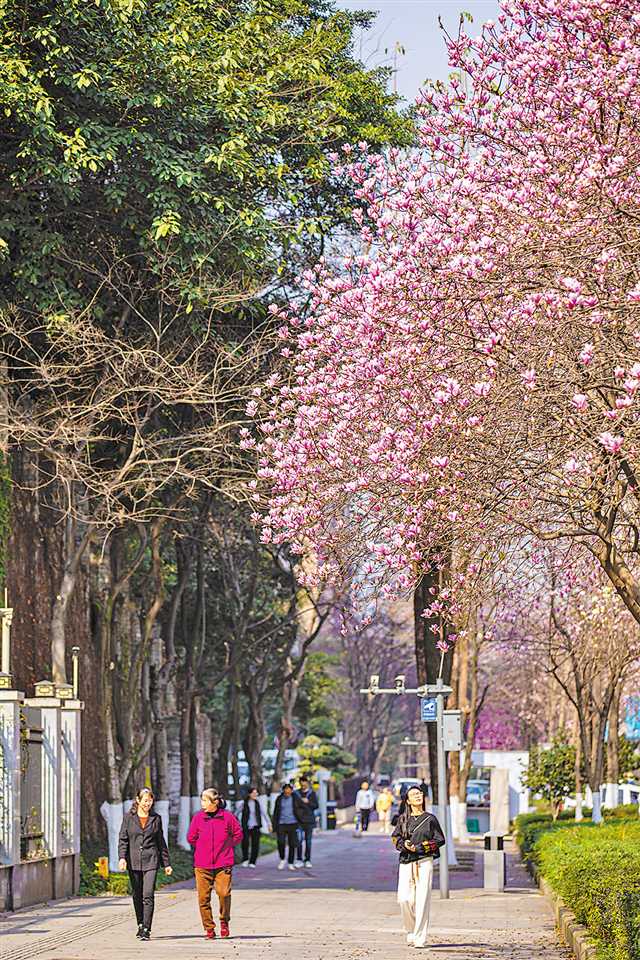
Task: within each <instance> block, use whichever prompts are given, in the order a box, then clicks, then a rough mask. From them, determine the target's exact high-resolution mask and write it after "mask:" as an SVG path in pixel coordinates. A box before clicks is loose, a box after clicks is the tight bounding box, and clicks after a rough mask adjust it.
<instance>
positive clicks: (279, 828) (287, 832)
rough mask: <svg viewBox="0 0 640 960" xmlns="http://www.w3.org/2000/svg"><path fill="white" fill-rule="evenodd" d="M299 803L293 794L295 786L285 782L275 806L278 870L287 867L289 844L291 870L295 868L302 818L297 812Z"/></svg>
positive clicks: (274, 826) (274, 821)
mask: <svg viewBox="0 0 640 960" xmlns="http://www.w3.org/2000/svg"><path fill="white" fill-rule="evenodd" d="M297 809H298V806H297V803H296V800H295V798H294V796H293V787H292V786H291V784H290V783H285V784H284V785H283V787H282V792H281V793H280V795H279V797H278V798H277V800H276V803H275V807H274V808H273V817H272V821H273V829H274V831H275V834H276V837H277V839H278V853H279V855H280V863H279V864H278V870H284V868H285V850H286V848H287V846H288V859H289V870H295V865H294V861H295V858H296V847H297V846H298V838H297V833H298V827H299V826H300V825H301V824H300V819H299V817H298V814H297Z"/></svg>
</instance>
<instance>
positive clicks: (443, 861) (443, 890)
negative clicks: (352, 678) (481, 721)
mask: <svg viewBox="0 0 640 960" xmlns="http://www.w3.org/2000/svg"><path fill="white" fill-rule="evenodd" d="M394 684H395V686H393V687H391V688H385V687H381V686H380V677H379V676H378V675H377V674H373V675H372V676H371V678H370V680H369V686H368V687H367V688H366V689H364V690H363V689H361V690H360V693H366V694H367V695H368V696H370V697H377V696H380V695H390V696H396V697H398V696H403V695H404V694H407V693H409V694H411V693H414V694H416V695H417V696H418V697H420V698H421V700H422V708H421V712H422V720H423V721H426V722H431V720H432V717H431V716H430V715H428V714H430V710H431V707H432V700H433V699H435V707H436V716H435V721H436V739H437V741H438V771H437V775H438V820H439V821H440V825H441V826H442V829H443V830H444V831H446V829H447V760H446V753H445V742H444V719H445V709H444V701H445V697H447V696H449V694H450V693H453V689H452V688H451V687H447V686H445V684H444V682H443V680H442V677H438V679H437V681H436V683H431V684H429V683H427V684H424V685H423V686H421V687H415V688H412V689H408V688H407V687H406V686H405V677H404V674H400V675H399V676H397V677H395V679H394ZM427 698H429V699H427ZM456 712H457V711H456ZM440 899H441V900H448V899H449V858H448V853H447V847H446V846H445V848H444V855H441V856H440Z"/></svg>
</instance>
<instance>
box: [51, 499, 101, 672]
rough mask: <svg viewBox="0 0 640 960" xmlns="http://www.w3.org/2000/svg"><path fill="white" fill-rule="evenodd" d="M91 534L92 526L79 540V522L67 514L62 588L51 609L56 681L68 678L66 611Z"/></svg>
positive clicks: (53, 665) (52, 646)
mask: <svg viewBox="0 0 640 960" xmlns="http://www.w3.org/2000/svg"><path fill="white" fill-rule="evenodd" d="M91 536H92V533H91V530H90V529H89V528H87V530H86V531H85V533H84V535H83V536H82V538H81V539H80V541H79V543H77V544H76V525H75V522H74V520H73V519H72V518H71V517H67V520H66V526H65V537H64V570H63V574H62V580H61V582H60V589H59V590H58V593H57V594H56V598H55V600H54V603H53V609H52V611H51V626H50V635H51V672H52V678H53V682H54V683H66V682H67V667H66V650H67V647H66V633H67V611H68V609H69V601H70V600H71V596H72V594H73V591H74V588H75V585H76V581H77V579H78V570H79V569H80V562H81V560H82V558H83V556H84V554H85V551H86V549H87V546H88V545H89V541H90V540H91Z"/></svg>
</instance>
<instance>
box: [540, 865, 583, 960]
mask: <svg viewBox="0 0 640 960" xmlns="http://www.w3.org/2000/svg"><path fill="white" fill-rule="evenodd" d="M538 886H539V887H540V891H541V893H542V894H543V895H544V896H545V897H546V898H547V900H549V902H550V906H551V908H552V910H553V913H554V916H555V918H556V925H557V927H558V930H559V931H560V936H561V937H562V939H563V940H564V942H565V943H566V944H567V946H568V947H569V949H570V950H573V953H574V955H575V957H576V958H577V960H596V948H595V946H594V945H593V943H591V941H590V940H589V934H588V932H587V928H586V927H585V926H583V925H582V924H581V923H578V921H577V920H576V918H575V914H574V913H573V912H572V911H571V910H569V908H568V907H565V905H564V903H563V901H562V900H561V899H560V897H559V896H558V894H557V893H554V891H553V890H552V889H551V887H550V886H549V884H548V883H547V881H546V880H545V879H544V877H539V879H538Z"/></svg>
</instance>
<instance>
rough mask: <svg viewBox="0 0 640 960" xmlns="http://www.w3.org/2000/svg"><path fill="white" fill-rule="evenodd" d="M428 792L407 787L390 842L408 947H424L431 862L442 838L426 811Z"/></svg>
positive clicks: (437, 854) (438, 827) (427, 921)
mask: <svg viewBox="0 0 640 960" xmlns="http://www.w3.org/2000/svg"><path fill="white" fill-rule="evenodd" d="M428 799H429V794H428V790H427V789H426V788H425V789H422V788H421V787H417V786H416V787H410V788H409V790H407V796H406V799H405V800H403V802H402V805H401V807H400V813H399V814H398V822H397V824H396V826H395V829H394V831H393V833H392V835H391V839H392V841H393V843H394V844H395V847H396V849H397V850H398V852H399V854H400V865H399V868H398V903H399V904H400V913H401V914H402V922H403V924H404V928H405V931H406V934H407V943H408V944H409V946H412V947H416V948H418V949H423V948H424V947H426V946H427V931H428V928H429V913H430V910H431V885H432V882H433V861H434V860H436V859H438V857H439V856H440V847H442V846H444V843H445V838H444V833H443V832H442V827H441V826H440V824H439V823H438V820H437V818H436V817H435V816H434V815H433V814H432V813H429V812H428V811H427V809H426V805H427V801H428Z"/></svg>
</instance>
